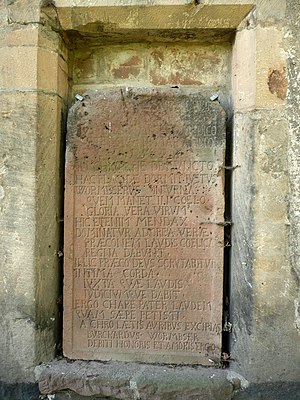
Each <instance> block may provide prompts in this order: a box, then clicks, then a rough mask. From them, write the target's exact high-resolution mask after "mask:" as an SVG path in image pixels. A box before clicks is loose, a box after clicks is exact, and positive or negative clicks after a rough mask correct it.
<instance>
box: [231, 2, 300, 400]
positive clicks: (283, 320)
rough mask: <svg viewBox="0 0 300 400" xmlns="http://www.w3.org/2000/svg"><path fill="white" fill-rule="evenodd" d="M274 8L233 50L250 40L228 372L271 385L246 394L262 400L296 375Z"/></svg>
mask: <svg viewBox="0 0 300 400" xmlns="http://www.w3.org/2000/svg"><path fill="white" fill-rule="evenodd" d="M272 3H273V2H270V3H269V2H260V3H259V4H260V5H261V6H262V8H259V4H258V13H257V15H258V18H257V19H255V16H254V15H251V16H250V17H249V19H248V20H247V21H246V23H245V24H244V25H243V26H242V28H241V29H242V30H241V31H240V32H239V33H238V34H237V37H236V42H235V45H234V50H233V51H234V52H235V51H239V49H240V48H241V46H242V41H243V39H244V38H246V40H250V38H253V41H254V40H255V46H253V47H252V48H251V49H250V51H249V53H248V54H245V55H244V60H243V63H241V64H240V65H239V62H238V60H237V59H236V60H237V62H236V63H234V64H233V79H234V84H233V87H234V88H235V91H234V99H233V103H234V105H235V115H234V133H233V166H238V167H237V168H235V170H234V172H233V188H232V193H233V197H232V216H233V228H232V256H231V260H232V271H231V277H232V278H231V322H232V323H233V337H232V339H233V340H232V349H231V356H232V358H233V362H232V364H231V368H232V369H233V370H236V371H238V372H240V373H241V374H243V375H244V376H245V377H246V378H247V379H248V380H249V381H250V382H256V383H263V382H269V383H270V385H269V389H266V391H265V392H263V391H261V389H259V388H258V389H257V392H256V389H255V386H254V387H253V390H252V389H251V390H250V389H249V396H250V394H251V393H253V394H252V395H251V396H254V397H249V398H255V393H256V394H257V396H262V397H261V398H265V397H264V396H267V394H266V393H267V391H268V390H270V393H274V392H276V389H274V388H276V385H277V386H278V385H280V384H279V382H280V381H282V382H283V385H285V387H287V386H288V382H289V381H291V382H297V381H298V380H299V376H300V354H299V352H298V351H295V348H297V349H299V330H297V328H296V323H295V322H296V321H295V307H294V303H295V300H296V299H297V291H298V287H299V282H297V279H298V278H297V277H296V276H295V275H296V274H295V273H294V271H293V266H292V264H291V261H292V260H291V256H292V255H293V254H294V252H295V249H294V248H293V247H290V242H289V237H290V234H291V231H290V226H291V225H292V226H295V221H296V220H295V219H294V216H293V218H292V219H291V218H290V216H289V207H290V209H291V206H292V208H293V207H294V203H293V200H292V197H289V192H290V187H289V183H290V182H291V181H290V182H289V173H290V172H291V171H292V170H293V169H291V165H289V164H288V162H287V161H288V160H287V154H288V149H289V140H290V138H291V137H292V136H290V134H291V132H292V130H289V129H288V120H287V112H286V109H285V105H286V86H287V82H286V72H287V71H286V64H287V53H286V52H285V48H284V40H283V38H284V36H285V34H286V32H285V30H284V29H283V27H282V21H278V22H276V23H275V22H274V20H273V19H272V18H273V17H274V16H272V17H271V15H272V12H273V10H272ZM280 6H281V12H280V13H278V14H277V16H278V19H280V18H282V17H283V15H284V11H285V2H282V3H280ZM277 7H279V3H278V4H277ZM267 9H268V12H266V10H267ZM263 10H264V12H266V14H263ZM270 25H271V26H270ZM288 36H289V35H286V37H288ZM294 41H295V39H294ZM253 55H255V56H256V63H255V64H254V63H252V60H253ZM248 57H249V63H248V61H247V60H248ZM244 66H245V67H244ZM249 67H250V70H249ZM247 76H248V77H250V79H253V78H254V77H255V78H254V81H252V82H250V81H249V79H248V78H247ZM275 78H276V79H275ZM243 79H244V80H243ZM289 85H292V83H291V81H290V82H289ZM247 88H251V90H248V91H247V90H245V89H247ZM292 148H293V149H294V147H292ZM245 149H247V151H245ZM293 151H294V150H293ZM294 161H295V159H294ZM289 170H290V172H289ZM297 170H298V169H297ZM297 176H298V175H297ZM241 189H242V190H241ZM293 193H296V189H295V188H294V190H293ZM291 200H292V201H291ZM295 237H297V236H295ZM245 355H247V356H246V357H245ZM246 360H247V361H246ZM275 360H276V361H275ZM272 382H274V387H273V389H272ZM259 392H261V393H264V394H259ZM241 396H242V394H241ZM245 396H246V393H245ZM268 396H269V397H268V398H272V396H271V394H269V395H268ZM278 396H279V395H278ZM281 396H282V395H281ZM245 398H248V397H245ZM259 398H260V397H259ZM266 398H267V397H266ZM278 398H279V397H278ZM280 398H282V397H280Z"/></svg>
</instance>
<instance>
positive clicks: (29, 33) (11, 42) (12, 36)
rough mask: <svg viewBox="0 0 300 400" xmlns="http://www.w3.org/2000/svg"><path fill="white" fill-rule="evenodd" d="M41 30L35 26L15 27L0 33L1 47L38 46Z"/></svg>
mask: <svg viewBox="0 0 300 400" xmlns="http://www.w3.org/2000/svg"><path fill="white" fill-rule="evenodd" d="M38 40H39V29H38V28H37V27H36V26H34V25H26V26H20V25H17V26H14V27H13V28H12V27H11V28H10V29H6V30H5V31H0V46H1V47H2V46H3V47H4V46H24V47H25V46H37V44H38ZM0 51H1V50H0Z"/></svg>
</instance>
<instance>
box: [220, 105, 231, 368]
mask: <svg viewBox="0 0 300 400" xmlns="http://www.w3.org/2000/svg"><path fill="white" fill-rule="evenodd" d="M226 113H227V121H226V153H225V171H224V172H225V212H224V220H225V226H224V278H223V320H222V326H223V331H222V356H221V362H222V365H223V366H225V367H229V364H230V338H231V324H230V274H231V268H230V265H231V221H232V212H231V190H232V184H231V178H232V171H233V169H234V167H233V165H232V150H233V149H232V132H233V120H232V115H230V112H229V111H228V110H227V112H226Z"/></svg>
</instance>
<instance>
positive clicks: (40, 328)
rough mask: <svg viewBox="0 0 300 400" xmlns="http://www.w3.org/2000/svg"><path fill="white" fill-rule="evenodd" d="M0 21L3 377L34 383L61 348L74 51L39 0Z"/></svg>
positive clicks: (10, 9) (20, 0)
mask: <svg viewBox="0 0 300 400" xmlns="http://www.w3.org/2000/svg"><path fill="white" fill-rule="evenodd" d="M3 3H4V4H3ZM0 19H1V29H0V52H1V57H0V69H1V78H0V98H1V111H0V112H1V122H0V124H1V132H2V135H1V138H0V140H1V144H0V148H1V151H0V202H1V204H0V220H1V222H0V226H1V228H0V230H1V250H0V252H1V257H0V258H1V267H0V270H1V278H0V280H1V292H0V303H1V326H2V329H3V330H2V335H1V339H0V342H1V345H0V346H1V349H2V357H1V365H0V371H1V373H0V381H2V382H3V385H8V384H23V383H24V382H34V375H33V370H34V367H35V366H36V365H37V364H38V363H39V362H41V361H44V360H49V359H51V358H53V357H54V355H55V351H56V348H55V346H56V338H55V334H54V331H55V326H56V324H57V304H56V301H57V296H58V290H59V279H58V278H59V273H58V256H57V252H58V250H59V219H60V217H61V216H60V215H58V214H59V211H58V210H59V209H60V207H61V183H62V182H61V177H60V175H59V171H60V170H59V168H58V167H59V163H60V156H61V151H60V146H61V142H60V132H61V115H62V111H63V109H64V104H65V101H66V95H67V73H66V62H67V53H66V51H65V49H64V45H63V43H62V41H61V39H60V36H59V35H58V34H57V33H55V32H54V31H52V30H51V29H50V27H49V25H48V24H47V21H45V19H44V18H43V16H42V15H41V10H40V6H39V1H37V0H35V1H27V0H26V1H24V0H15V1H7V2H1V5H0ZM1 390H2V391H3V390H4V391H3V393H6V392H5V390H6V389H1Z"/></svg>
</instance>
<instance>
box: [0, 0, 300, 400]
mask: <svg viewBox="0 0 300 400" xmlns="http://www.w3.org/2000/svg"><path fill="white" fill-rule="evenodd" d="M42 3H43V4H44V6H45V7H41V6H42ZM54 3H55V6H53V5H51V4H54ZM137 3H138V4H139V5H143V7H133V8H131V9H130V10H129V8H128V7H126V6H128V5H131V6H134V5H136V4H137ZM196 3H200V5H197V4H196ZM254 3H255V4H254ZM147 5H148V7H145V6H147ZM252 8H254V9H253V11H252V12H251V13H250V14H249V11H250V10H251V9H252ZM299 13H300V6H299V3H298V1H297V0H289V1H283V0H280V1H279V0H257V1H256V2H252V1H246V0H217V1H214V0H203V1H200V2H193V1H187V0H186V1H185V0H173V1H171V0H164V1H162V0H157V1H149V0H147V1H146V0H145V1H143V2H135V1H129V0H128V1H122V2H119V1H114V0H107V1H105V2H104V1H100V0H93V1H92V0H76V1H75V0H74V1H72V0H56V1H55V2H50V1H49V2H48V1H45V2H39V1H38V0H34V1H33V0H32V1H29V0H2V1H1V0H0V21H1V28H0V51H1V57H0V70H1V75H0V85H1V88H0V97H1V106H0V113H1V117H2V118H1V121H0V124H1V132H2V135H1V137H0V141H1V144H0V149H1V150H0V160H1V161H0V163H1V164H0V204H1V207H0V221H1V222H0V230H1V247H0V249H1V250H0V251H1V268H0V270H1V272H0V276H1V278H0V281H1V288H0V304H1V310H2V311H1V326H2V335H1V339H0V348H1V360H0V382H1V386H0V393H1V395H0V397H1V398H16V399H18V398H28V399H29V398H37V389H36V385H35V384H34V382H35V377H34V368H35V366H37V365H38V364H39V363H41V362H44V361H45V362H50V361H51V360H53V359H54V357H55V355H56V354H57V346H58V344H59V341H60V330H61V327H60V323H59V312H58V308H59V305H58V303H59V302H60V300H59V296H60V295H61V286H62V282H61V277H62V269H61V268H62V265H61V258H60V257H59V256H60V255H61V249H62V236H61V233H62V225H61V222H62V219H63V212H62V195H63V168H64V156H63V153H64V133H65V132H64V121H65V115H66V110H67V104H69V105H70V104H71V103H72V102H73V101H74V95H75V94H76V93H83V92H84V91H85V90H86V89H93V88H100V87H101V88H104V87H112V86H144V85H146V86H152V85H153V86H156V85H158V86H160V85H166V86H168V85H178V86H182V85H183V86H204V87H206V88H208V89H210V90H211V91H212V93H213V92H218V93H219V101H220V102H221V103H222V105H223V106H224V107H225V109H226V110H227V113H228V116H229V119H230V121H229V122H230V123H229V126H231V125H232V126H233V129H232V139H230V140H229V143H228V146H229V148H230V147H232V167H233V172H232V199H231V218H232V222H233V225H232V250H231V256H230V260H231V261H230V278H231V285H230V287H231V293H230V300H231V303H230V304H231V310H230V313H231V315H230V322H231V323H232V324H233V331H232V335H231V336H232V337H231V340H230V342H231V358H232V362H231V363H230V365H229V371H232V372H237V373H239V374H242V375H243V376H244V377H245V379H246V380H248V381H249V382H250V383H251V385H250V388H249V389H248V393H249V396H252V398H259V397H258V396H260V395H262V394H259V393H262V391H263V390H265V391H266V393H269V394H265V397H263V398H274V396H273V397H272V394H270V393H273V395H274V393H276V394H277V395H278V396H279V394H278V393H279V392H280V389H281V390H283V392H284V391H286V390H287V387H293V388H294V387H295V392H293V393H292V394H291V395H290V397H289V398H291V399H293V398H295V399H296V398H297V397H296V390H297V388H296V386H297V382H299V372H300V371H299V365H300V356H299V350H298V349H299V336H300V332H299V329H300V322H299V321H300V317H299V313H300V312H299V276H300V272H299V271H300V268H299V261H298V258H299V257H298V253H299V237H300V236H299V235H300V233H299V229H300V228H299V227H300V223H299V211H298V210H299V204H298V203H299V193H298V192H299V190H298V188H299V167H298V163H299V154H298V153H299V149H300V148H299V143H298V142H299V139H298V136H299V135H298V130H299V106H298V103H297V102H298V97H299V96H298V90H299V89H298V80H299V76H298V75H299V73H298V63H299V58H300V54H299V44H298V43H299V22H298V20H299ZM247 14H248V16H247ZM246 16H247V17H246ZM241 21H242V22H241ZM236 29H237V33H236V34H235V33H234V31H235V30H236ZM100 42H101V43H100ZM212 71H213V72H212ZM69 85H70V88H69ZM231 116H233V118H232V120H231ZM231 123H232V124H231ZM252 388H253V389H252ZM262 388H263V389H262ZM21 393H22V394H21ZM26 393H27V394H26ZM30 393H31V394H30ZM251 393H254V394H252V395H251ZM22 396H23V397H22ZM26 396H27V397H26ZM239 396H240V398H241V399H242V398H248V397H243V396H247V391H244V392H242V393H241V394H240V395H239ZM255 396H256V397H255ZM267 396H271V397H267ZM283 396H284V394H283ZM293 396H294V397H293ZM278 398H279V397H278Z"/></svg>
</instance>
